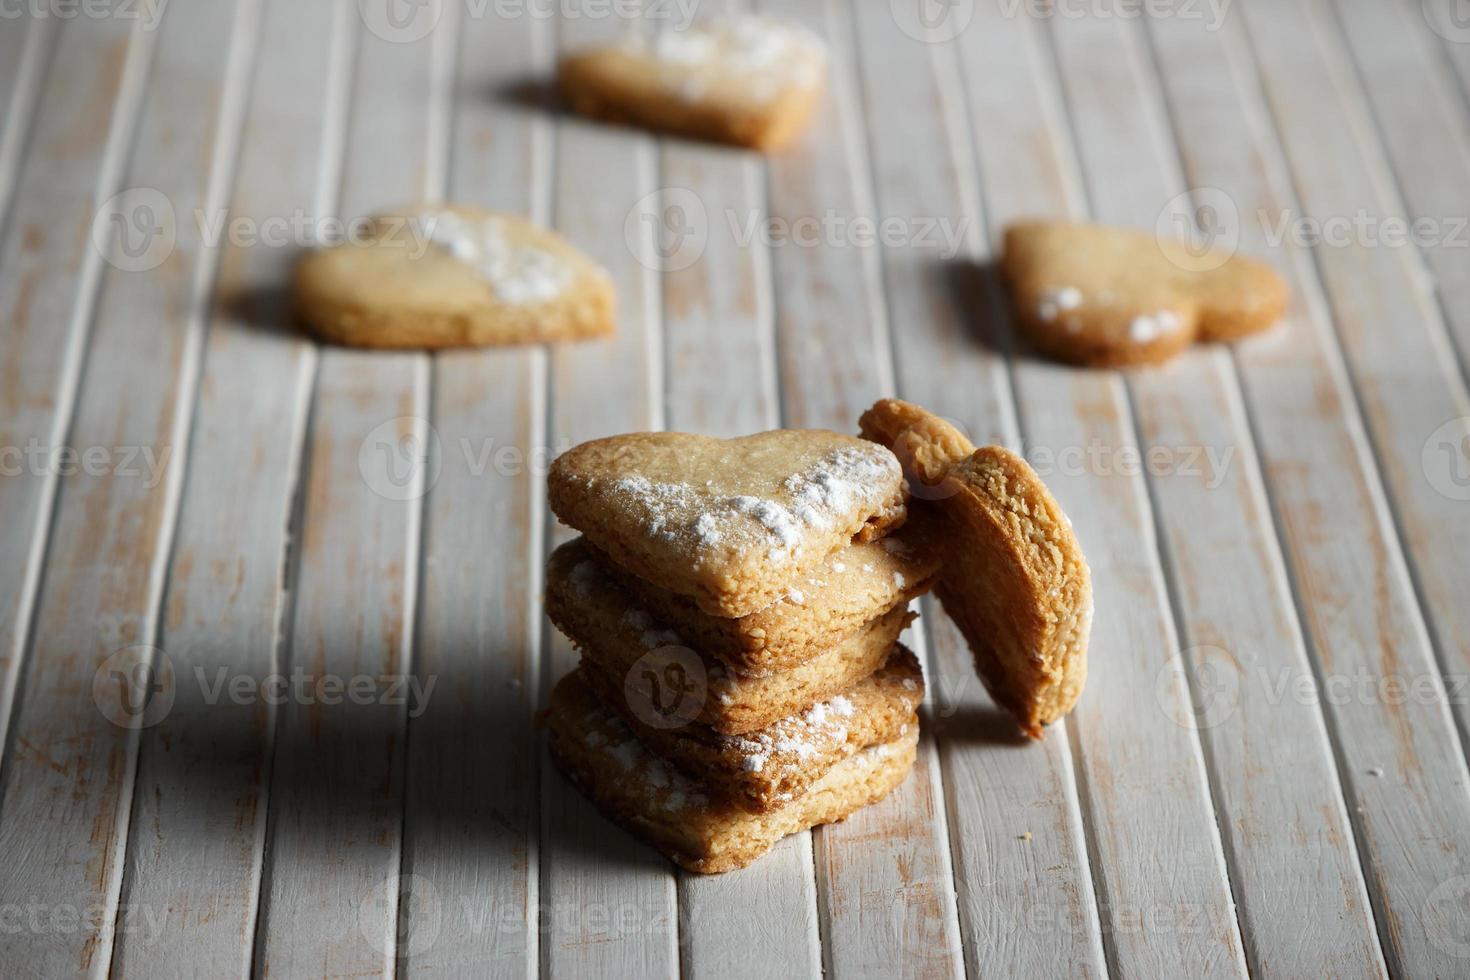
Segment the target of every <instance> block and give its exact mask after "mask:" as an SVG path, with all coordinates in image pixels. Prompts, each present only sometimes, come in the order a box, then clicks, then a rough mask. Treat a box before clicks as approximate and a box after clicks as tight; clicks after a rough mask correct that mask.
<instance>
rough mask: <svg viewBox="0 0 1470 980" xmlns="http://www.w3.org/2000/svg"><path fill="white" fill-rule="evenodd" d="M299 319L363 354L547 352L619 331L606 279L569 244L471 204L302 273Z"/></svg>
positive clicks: (317, 255) (386, 229)
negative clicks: (487, 349) (550, 346)
mask: <svg viewBox="0 0 1470 980" xmlns="http://www.w3.org/2000/svg"><path fill="white" fill-rule="evenodd" d="M295 304H296V309H297V312H298V315H299V316H300V317H301V319H302V320H303V321H304V322H305V323H306V324H307V326H309V327H310V328H311V330H312V332H314V333H315V334H316V335H317V336H319V337H321V338H323V339H324V340H329V341H332V342H334V343H340V344H347V345H350V346H354V347H425V348H443V347H467V346H482V345H490V344H539V343H546V342H549V341H561V340H581V339H586V338H591V337H605V336H609V335H611V334H612V333H613V332H614V316H615V313H614V305H615V304H614V295H613V285H612V278H611V277H610V276H609V275H608V274H607V272H606V271H605V270H604V269H603V268H602V267H601V266H599V265H597V264H596V263H595V262H593V261H592V260H591V259H589V258H588V257H587V256H585V255H583V254H582V253H581V252H580V251H578V250H577V249H576V248H574V247H572V245H570V244H569V243H568V242H567V241H566V240H565V239H563V238H562V237H561V236H560V235H557V234H555V233H553V232H550V231H547V230H545V229H544V228H539V227H537V226H536V225H533V224H532V223H530V222H529V221H526V220H525V219H523V218H518V217H516V216H514V215H509V214H498V213H496V212H493V211H487V210H485V209H483V208H476V207H471V206H468V205H462V204H461V205H423V206H419V207H414V208H404V209H399V210H397V211H394V212H391V213H385V214H382V215H379V216H377V217H375V218H374V219H373V221H372V223H371V225H370V226H369V229H368V232H367V234H366V235H364V236H363V237H362V238H361V239H360V240H358V241H356V242H355V243H352V242H350V243H347V244H343V245H337V246H333V247H331V248H323V249H318V250H316V251H314V252H312V253H311V254H309V255H307V256H306V258H304V259H303V260H302V261H301V263H300V265H298V266H297V269H296V282H295Z"/></svg>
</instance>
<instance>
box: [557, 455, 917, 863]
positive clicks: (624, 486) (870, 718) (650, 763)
mask: <svg viewBox="0 0 1470 980" xmlns="http://www.w3.org/2000/svg"><path fill="white" fill-rule="evenodd" d="M548 492H549V494H550V501H551V507H552V510H553V511H554V512H555V513H556V515H557V516H558V517H559V518H560V519H561V520H562V521H563V522H564V523H566V524H568V525H570V526H572V527H573V528H575V529H577V530H578V531H580V532H581V533H582V537H579V538H576V539H574V540H572V541H569V542H568V543H566V544H564V545H562V546H561V547H559V548H558V549H556V551H555V552H554V553H553V554H552V556H551V560H550V563H549V566H548V569H547V577H546V609H547V613H548V615H549V616H550V617H551V619H552V621H553V622H554V623H555V624H556V626H557V627H558V628H559V629H560V630H561V631H562V632H563V633H565V634H566V635H567V636H568V637H569V638H570V639H571V640H572V642H573V643H574V644H575V645H576V646H577V648H578V649H579V650H580V652H581V655H582V659H581V663H580V665H579V666H578V668H577V669H576V670H574V671H572V672H571V673H570V674H568V675H567V676H566V677H564V678H562V680H561V681H560V682H559V683H558V684H557V685H556V687H555V689H554V691H553V692H552V695H551V700H550V707H549V708H548V710H547V712H546V715H545V719H546V725H547V728H548V730H549V733H550V748H551V753H552V757H553V759H554V760H555V761H556V762H557V764H558V765H559V766H560V767H561V768H562V769H563V770H564V771H565V772H567V774H568V775H569V776H570V777H571V778H572V780H573V781H574V782H575V783H576V784H577V785H578V786H580V787H581V788H582V790H583V791H584V792H585V793H587V795H588V796H590V797H591V798H592V800H593V801H594V802H595V803H596V804H597V805H598V806H599V807H601V808H602V809H603V810H604V811H606V812H607V813H609V814H610V815H611V816H613V817H614V818H615V819H617V820H619V821H620V822H621V823H623V824H624V825H625V826H627V827H629V828H630V829H631V830H633V831H635V832H637V833H639V834H640V835H641V836H643V837H645V838H647V839H648V840H650V841H651V842H652V843H653V844H655V845H656V846H657V847H659V848H660V849H661V850H663V851H664V852H665V853H667V854H668V855H669V856H670V857H671V858H672V859H673V860H674V861H676V862H677V863H679V864H680V865H682V866H684V867H686V868H689V869H690V870H694V871H700V872H716V871H725V870H729V869H731V868H738V867H743V866H744V865H746V864H749V863H750V862H751V861H753V860H755V859H756V858H757V857H759V856H760V855H761V854H763V853H765V852H766V851H767V850H769V849H770V847H771V846H772V845H774V844H775V843H776V841H778V840H779V839H780V838H782V837H784V836H786V835H787V834H791V833H794V832H796V831H799V830H803V829H806V828H808V827H811V826H815V825H817V824H823V823H829V822H832V821H836V820H841V819H843V818H844V817H846V816H847V815H848V814H850V813H851V812H853V811H854V810H856V809H858V808H860V807H863V806H866V805H867V804H869V803H872V802H874V801H876V800H878V799H879V798H881V797H882V796H884V795H885V794H886V793H888V792H889V790H891V789H892V788H893V787H894V786H896V785H898V784H899V783H900V782H902V780H903V778H904V777H905V776H906V775H907V774H908V772H909V770H910V769H911V768H912V766H913V761H914V755H915V749H916V745H917V740H918V708H919V704H920V702H921V700H922V699H923V693H924V679H923V673H922V671H921V669H920V667H919V664H918V661H917V660H916V659H915V657H914V655H913V654H912V653H910V652H909V651H908V650H906V649H905V648H904V647H903V646H901V645H900V644H899V643H898V637H899V634H900V633H901V632H902V631H903V629H904V627H905V626H906V625H907V624H908V623H909V621H910V620H911V619H912V618H913V616H912V614H911V613H910V612H909V611H908V606H909V602H910V601H911V600H912V599H914V598H915V597H916V596H918V595H920V594H921V593H923V592H925V591H927V590H928V589H929V587H930V586H931V584H932V583H933V582H934V580H935V578H936V576H937V574H938V571H939V559H938V558H937V557H936V553H937V551H938V549H936V548H934V547H931V546H929V545H928V544H927V543H926V541H925V540H924V539H923V538H922V537H921V534H922V533H923V531H922V529H921V528H920V527H919V526H918V524H917V522H914V523H909V524H907V525H906V523H905V519H906V517H907V514H908V508H907V502H906V498H907V483H906V481H905V479H904V473H903V470H902V468H901V467H900V465H899V462H898V459H897V457H895V456H894V454H893V453H892V451H890V450H889V449H888V448H886V447H885V446H882V445H878V444H877V443H875V442H872V441H867V440H863V439H858V438H854V437H850V436H843V435H839V434H837V433H834V432H826V431H815V430H778V431H774V432H766V433H761V434H759V435H754V436H748V437H745V438H740V439H730V440H722V439H712V438H706V437H702V436H693V435H685V434H681V433H638V434H633V435H626V436H616V437H613V438H609V439H601V440H597V441H595V442H590V443H585V444H583V445H581V446H577V447H575V448H574V449H572V450H570V451H568V452H567V453H565V454H563V455H562V456H561V457H559V458H558V459H557V460H556V462H555V463H554V464H553V466H552V468H551V472H550V474H549V479H548Z"/></svg>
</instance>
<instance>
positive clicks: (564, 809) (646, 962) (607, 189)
mask: <svg viewBox="0 0 1470 980" xmlns="http://www.w3.org/2000/svg"><path fill="white" fill-rule="evenodd" d="M593 4H595V0H587V3H586V4H570V5H568V6H566V7H564V8H562V13H563V16H562V17H561V18H560V19H559V20H558V22H557V27H558V29H559V30H558V38H557V44H558V48H559V50H561V51H567V50H572V49H575V48H578V47H580V46H583V45H586V44H591V43H597V42H598V41H602V40H606V39H608V38H613V37H617V36H618V35H619V34H620V33H621V32H622V31H624V30H629V29H640V28H641V27H643V26H646V25H635V24H630V23H629V22H628V21H627V20H626V19H623V18H621V17H620V16H618V15H617V14H616V13H614V14H613V15H612V16H601V17H591V16H585V14H586V13H588V12H590V11H591V10H592V9H593ZM583 6H585V7H586V9H585V10H584V9H583ZM597 9H600V10H603V11H607V9H608V8H606V7H605V6H601V7H598V8H597ZM655 167H656V158H655V151H654V145H653V140H652V139H651V138H649V137H648V136H647V135H645V134H643V133H641V132H639V131H637V130H632V129H626V128H622V127H617V126H609V125H604V124H601V123H596V122H590V121H587V120H582V119H578V118H575V117H570V116H565V117H562V118H560V119H559V120H558V121H557V126H556V164H555V184H554V192H553V202H554V203H553V214H554V219H555V224H556V227H557V229H558V230H559V231H560V232H561V233H562V234H564V235H566V236H567V237H568V238H569V239H570V240H571V241H572V243H573V244H575V245H577V246H578V247H580V248H582V249H585V250H586V251H587V252H588V254H590V255H591V256H592V257H593V258H595V259H596V260H597V261H598V262H600V263H601V264H602V265H604V266H605V267H606V268H607V270H608V271H609V272H610V273H611V274H612V277H613V281H614V283H615V285H616V288H617V296H618V306H617V317H618V334H617V337H616V338H614V339H612V340H608V341H598V342H595V343H586V344H576V345H569V346H560V347H555V348H553V349H552V351H551V386H550V397H551V411H550V419H549V425H548V428H549V432H550V436H551V445H552V446H553V447H555V448H557V449H562V448H566V447H569V446H572V445H575V444H576V443H579V442H583V441H585V440H587V439H593V438H597V437H599V436H607V435H614V434H616V433H620V432H635V431H640V430H648V429H658V428H662V425H663V398H662V387H663V377H662V376H663V369H662V361H663V356H662V346H661V340H660V331H659V298H658V292H657V282H656V281H655V279H654V278H653V275H652V270H651V268H650V264H651V263H650V259H649V256H650V255H651V252H650V251H649V250H650V249H651V248H652V239H651V233H650V232H649V230H648V229H647V228H646V227H645V226H640V225H638V223H637V222H636V221H635V223H634V229H635V230H634V232H633V233H632V235H631V244H630V236H629V235H628V234H627V233H626V232H625V228H626V226H625V222H626V220H627V218H628V215H629V213H630V211H632V210H633V207H634V205H635V203H637V202H638V201H639V200H640V199H642V198H643V197H644V196H645V195H647V194H650V193H652V192H654V191H655V189H656V185H655V183H654V171H655ZM640 259H641V261H640ZM567 537H568V535H567V534H566V533H565V529H564V528H560V527H559V526H557V527H554V528H553V533H552V534H551V535H550V536H549V538H550V540H549V541H548V544H549V545H555V544H558V543H560V542H561V541H563V540H566V538H567ZM547 630H548V633H549V635H550V637H551V640H550V642H549V643H548V644H547V649H546V658H545V662H546V671H545V674H544V679H545V682H546V683H545V686H544V690H549V686H550V685H551V684H554V683H555V682H556V681H557V680H558V679H559V678H560V677H561V676H562V675H563V674H565V673H566V672H567V671H568V670H570V669H572V667H574V666H575V665H576V662H577V655H576V653H575V651H574V650H573V649H572V647H571V645H570V644H569V643H568V642H567V641H566V639H565V638H564V637H562V636H561V635H560V634H559V633H557V632H556V631H555V630H554V629H552V628H551V627H550V626H547ZM543 759H544V754H543ZM543 773H544V777H543V780H542V797H541V799H542V802H541V805H542V840H541V862H542V864H541V867H542V874H541V902H540V905H541V909H542V919H541V924H540V934H541V939H542V948H541V968H542V972H543V973H544V974H546V975H548V976H637V977H650V978H651V977H659V976H674V975H676V974H677V973H678V971H679V954H678V926H679V923H678V906H677V896H676V885H675V877H674V874H673V872H672V871H671V866H670V865H669V863H668V862H667V861H666V860H665V859H664V858H663V857H662V856H661V855H660V854H659V853H658V852H657V851H655V850H653V849H652V848H650V847H647V846H645V845H643V844H640V843H638V842H636V841H635V840H634V839H633V838H631V837H629V836H628V834H626V833H625V832H624V831H622V830H621V829H619V828H617V827H616V826H614V825H613V824H612V823H610V822H608V821H607V820H604V819H603V818H602V817H601V816H599V815H598V814H597V811H596V810H595V809H594V808H593V807H592V805H591V804H590V803H588V802H587V801H586V800H585V799H583V797H582V796H581V795H580V794H579V793H578V792H577V791H576V790H575V789H573V788H572V787H571V786H570V785H568V783H567V782H566V780H565V779H563V778H562V776H561V774H560V773H558V772H557V771H556V770H555V768H554V767H552V766H551V765H550V764H549V762H543Z"/></svg>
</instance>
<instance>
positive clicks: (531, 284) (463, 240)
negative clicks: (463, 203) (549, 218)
mask: <svg viewBox="0 0 1470 980" xmlns="http://www.w3.org/2000/svg"><path fill="white" fill-rule="evenodd" d="M419 221H420V222H422V223H423V224H424V225H425V226H426V227H427V228H428V229H429V234H430V240H431V241H432V242H433V244H434V245H435V246H436V247H438V248H441V249H443V250H445V251H447V252H448V253H449V254H450V255H453V256H454V257H455V258H456V259H459V260H460V261H461V262H463V263H465V264H466V265H468V266H470V267H472V268H473V269H474V270H475V271H476V272H478V273H479V274H480V276H481V278H483V279H484V280H485V281H486V282H487V283H489V285H490V288H491V289H492V290H493V291H494V292H495V295H496V296H497V297H499V298H500V299H501V300H503V301H504V302H506V303H510V304H512V305H515V306H520V305H524V304H528V303H544V302H547V301H548V300H552V299H555V298H556V297H557V296H559V295H561V293H562V291H563V290H565V289H566V288H567V286H568V285H569V284H570V283H571V281H572V271H571V269H569V268H568V267H567V265H566V263H564V262H562V261H561V260H560V259H558V258H557V257H556V256H554V255H552V254H551V253H549V252H546V251H543V250H541V249H539V248H534V247H532V246H529V245H520V244H515V243H512V242H511V241H510V239H509V237H508V236H507V235H506V228H505V221H504V219H502V218H499V217H497V216H494V215H486V216H466V215H462V214H460V213H458V212H455V211H435V212H430V213H428V214H424V215H420V216H419Z"/></svg>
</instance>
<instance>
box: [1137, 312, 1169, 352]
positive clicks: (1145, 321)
mask: <svg viewBox="0 0 1470 980" xmlns="http://www.w3.org/2000/svg"><path fill="white" fill-rule="evenodd" d="M1178 329H1179V314H1177V313H1175V312H1174V311H1173V310H1160V311H1159V312H1158V313H1155V314H1154V315H1153V316H1136V317H1134V318H1133V320H1132V321H1131V322H1130V323H1129V324H1128V337H1129V338H1130V339H1132V340H1136V341H1138V342H1139V343H1140V344H1142V343H1147V342H1148V341H1150V340H1155V339H1157V338H1159V337H1162V336H1163V335H1164V334H1167V333H1173V332H1174V331H1175V330H1178Z"/></svg>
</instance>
